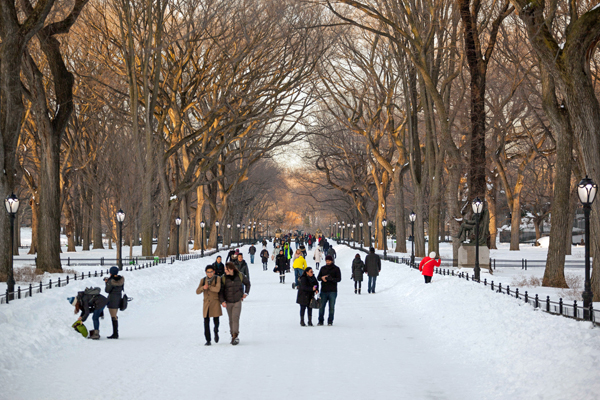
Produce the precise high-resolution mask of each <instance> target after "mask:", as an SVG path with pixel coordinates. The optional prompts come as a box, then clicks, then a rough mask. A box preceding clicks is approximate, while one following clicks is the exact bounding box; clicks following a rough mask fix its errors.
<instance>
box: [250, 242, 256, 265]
mask: <svg viewBox="0 0 600 400" xmlns="http://www.w3.org/2000/svg"><path fill="white" fill-rule="evenodd" d="M248 254H250V264H254V255H255V254H256V247H254V245H252V246H250V248H249V249H248Z"/></svg>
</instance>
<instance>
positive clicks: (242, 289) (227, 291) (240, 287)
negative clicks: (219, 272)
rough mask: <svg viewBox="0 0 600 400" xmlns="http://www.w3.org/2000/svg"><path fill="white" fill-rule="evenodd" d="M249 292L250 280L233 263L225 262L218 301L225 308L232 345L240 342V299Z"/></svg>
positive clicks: (242, 299)
mask: <svg viewBox="0 0 600 400" xmlns="http://www.w3.org/2000/svg"><path fill="white" fill-rule="evenodd" d="M249 293H250V280H249V279H248V277H247V276H245V275H244V274H242V273H241V272H240V271H238V270H237V268H236V267H235V265H234V264H233V263H227V264H225V275H223V276H222V277H221V291H220V292H219V301H220V302H221V306H222V307H224V308H225V309H226V310H227V315H228V316H229V332H230V333H231V344H232V345H234V346H235V345H237V344H238V343H239V342H240V339H239V335H240V315H241V313H242V301H244V299H245V298H246V297H247V296H248V294H249Z"/></svg>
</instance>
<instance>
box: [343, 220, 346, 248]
mask: <svg viewBox="0 0 600 400" xmlns="http://www.w3.org/2000/svg"><path fill="white" fill-rule="evenodd" d="M345 228H346V225H344V223H343V222H342V243H344V229H345Z"/></svg>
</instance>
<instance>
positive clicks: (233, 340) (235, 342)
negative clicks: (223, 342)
mask: <svg viewBox="0 0 600 400" xmlns="http://www.w3.org/2000/svg"><path fill="white" fill-rule="evenodd" d="M239 342H240V339H239V338H238V335H233V336H232V337H231V344H232V345H234V346H236V345H237V344H238V343H239Z"/></svg>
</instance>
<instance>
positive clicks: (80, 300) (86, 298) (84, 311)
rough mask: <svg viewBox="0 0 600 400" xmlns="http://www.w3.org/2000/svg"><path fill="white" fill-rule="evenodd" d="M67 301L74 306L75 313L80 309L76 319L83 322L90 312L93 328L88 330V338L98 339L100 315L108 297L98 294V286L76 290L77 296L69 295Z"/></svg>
mask: <svg viewBox="0 0 600 400" xmlns="http://www.w3.org/2000/svg"><path fill="white" fill-rule="evenodd" d="M68 300H69V303H71V304H72V305H73V306H75V314H77V313H78V312H79V311H81V315H80V316H79V318H78V319H77V320H78V321H81V322H85V320H86V319H87V317H88V316H89V315H90V314H92V321H94V330H92V331H90V339H94V340H99V339H100V315H101V314H102V311H103V310H104V307H106V304H107V303H108V299H107V298H106V297H104V296H102V295H101V294H100V288H93V289H91V288H90V289H86V290H85V291H83V292H78V293H77V297H69V298H68Z"/></svg>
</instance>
